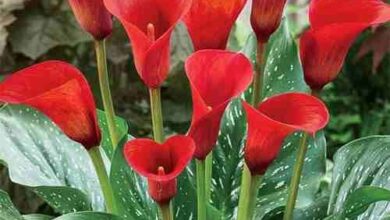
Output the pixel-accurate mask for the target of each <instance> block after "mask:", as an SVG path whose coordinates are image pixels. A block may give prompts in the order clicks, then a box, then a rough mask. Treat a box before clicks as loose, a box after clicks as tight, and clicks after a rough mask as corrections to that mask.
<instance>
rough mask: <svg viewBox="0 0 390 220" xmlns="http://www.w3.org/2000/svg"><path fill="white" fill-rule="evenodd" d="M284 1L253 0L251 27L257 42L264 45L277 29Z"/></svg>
mask: <svg viewBox="0 0 390 220" xmlns="http://www.w3.org/2000/svg"><path fill="white" fill-rule="evenodd" d="M285 5H286V0H271V1H270V0H253V2H252V13H251V25H252V28H253V30H254V32H255V34H256V37H257V40H258V41H259V42H261V43H266V42H267V41H268V39H269V38H270V36H271V35H272V34H273V33H274V32H275V31H276V30H277V29H278V27H279V25H280V22H281V20H282V15H283V10H284V6H285Z"/></svg>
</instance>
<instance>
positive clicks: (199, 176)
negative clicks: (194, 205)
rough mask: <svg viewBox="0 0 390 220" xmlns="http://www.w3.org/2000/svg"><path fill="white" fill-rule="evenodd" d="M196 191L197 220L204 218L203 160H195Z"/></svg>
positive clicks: (204, 219) (203, 219)
mask: <svg viewBox="0 0 390 220" xmlns="http://www.w3.org/2000/svg"><path fill="white" fill-rule="evenodd" d="M196 193H197V199H198V200H197V201H198V220H206V215H207V213H206V202H205V199H206V194H205V193H206V192H205V161H204V160H196Z"/></svg>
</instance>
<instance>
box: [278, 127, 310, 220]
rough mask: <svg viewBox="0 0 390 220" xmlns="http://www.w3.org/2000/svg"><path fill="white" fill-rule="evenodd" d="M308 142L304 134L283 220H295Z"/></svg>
mask: <svg viewBox="0 0 390 220" xmlns="http://www.w3.org/2000/svg"><path fill="white" fill-rule="evenodd" d="M307 140H308V134H307V133H304V134H303V136H302V138H301V142H300V145H299V149H298V154H297V158H296V162H295V165H294V169H293V176H292V178H291V183H290V187H289V193H288V199H287V204H286V208H285V211H284V217H283V220H292V219H293V214H294V208H295V203H296V200H297V196H298V189H299V182H300V180H301V175H302V170H303V164H304V161H305V155H306V152H307V148H308V145H307Z"/></svg>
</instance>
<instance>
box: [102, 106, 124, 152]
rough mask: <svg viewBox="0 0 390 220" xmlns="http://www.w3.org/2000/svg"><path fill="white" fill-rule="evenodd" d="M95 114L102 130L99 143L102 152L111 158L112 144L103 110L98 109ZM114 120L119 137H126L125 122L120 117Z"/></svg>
mask: <svg viewBox="0 0 390 220" xmlns="http://www.w3.org/2000/svg"><path fill="white" fill-rule="evenodd" d="M97 115H98V121H99V126H100V129H101V132H102V143H101V144H100V146H101V147H102V148H103V149H104V152H105V153H106V155H107V156H108V158H110V159H111V158H112V157H113V150H112V149H113V146H112V142H111V137H110V133H109V131H108V124H107V119H106V114H105V113H104V111H101V110H98V111H97ZM115 121H116V129H117V132H118V134H119V136H120V139H123V138H125V137H127V132H128V130H129V128H128V126H127V122H126V121H125V120H124V119H122V118H120V117H117V118H116V120H115Z"/></svg>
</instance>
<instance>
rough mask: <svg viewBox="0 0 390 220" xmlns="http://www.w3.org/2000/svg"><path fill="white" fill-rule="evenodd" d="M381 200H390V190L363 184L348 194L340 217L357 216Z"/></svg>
mask: <svg viewBox="0 0 390 220" xmlns="http://www.w3.org/2000/svg"><path fill="white" fill-rule="evenodd" d="M379 201H390V191H389V190H387V189H384V188H379V187H374V186H363V187H361V188H359V189H357V190H355V191H354V192H353V193H351V194H350V195H348V197H347V199H346V200H345V203H344V206H343V209H342V211H341V217H340V219H344V218H349V219H352V218H356V217H357V216H359V215H360V214H362V213H363V212H364V211H366V210H367V209H368V207H369V206H370V205H371V204H373V203H376V202H379Z"/></svg>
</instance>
